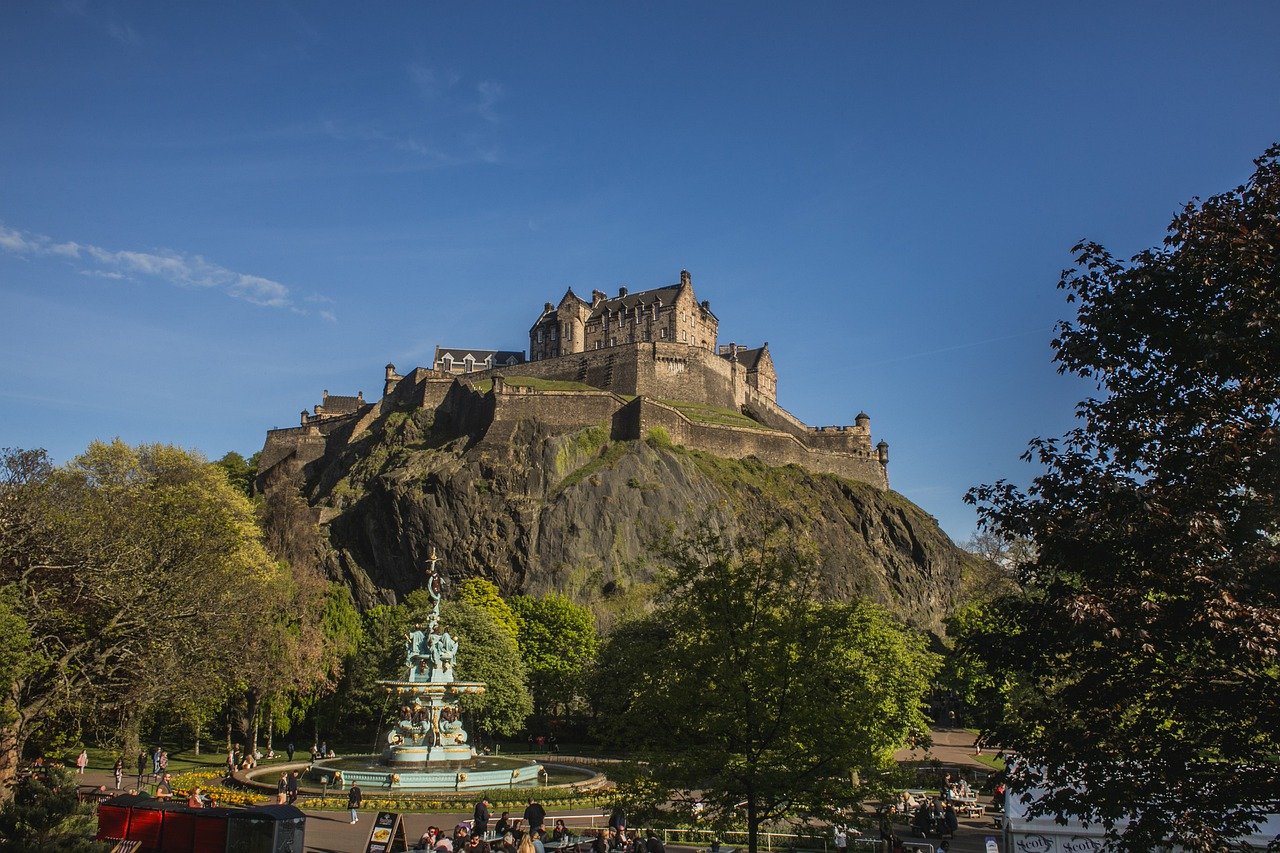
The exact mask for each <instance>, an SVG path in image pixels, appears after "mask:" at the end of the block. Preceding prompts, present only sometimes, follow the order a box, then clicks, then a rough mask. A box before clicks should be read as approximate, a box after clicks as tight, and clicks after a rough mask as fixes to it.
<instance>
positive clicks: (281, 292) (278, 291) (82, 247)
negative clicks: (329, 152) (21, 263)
mask: <svg viewBox="0 0 1280 853" xmlns="http://www.w3.org/2000/svg"><path fill="white" fill-rule="evenodd" d="M0 250H3V251H5V252H8V253H9V254H12V255H18V256H21V257H59V258H65V259H67V260H69V261H71V262H73V263H76V264H78V265H80V266H79V270H78V271H79V272H80V273H81V274H82V275H88V276H96V277H99V278H107V279H115V280H120V279H135V278H151V279H159V280H161V281H166V282H168V283H170V284H173V285H177V286H178V287H194V288H203V289H209V290H220V291H222V292H223V293H225V294H227V295H228V296H230V297H232V298H234V299H241V300H244V301H245V302H249V303H252V304H254V305H262V306H264V307H267V308H290V309H292V310H294V311H299V313H307V312H305V311H300V309H297V308H296V307H294V299H293V296H292V294H291V293H290V290H289V287H288V286H287V285H284V284H281V283H280V282H278V281H274V280H272V279H269V278H264V277H262V276H259V275H251V274H249V273H242V272H236V271H235V270H230V269H227V268H226V267H224V266H221V265H219V264H215V263H213V262H212V261H208V260H206V259H205V258H203V257H201V256H200V255H188V254H184V253H182V252H175V251H173V250H171V249H161V250H158V251H154V252H134V251H128V250H118V251H117V250H111V249H104V248H102V247H100V246H93V245H89V244H83V243H75V242H63V243H59V242H57V241H55V240H53V239H51V238H49V237H46V236H44V235H43V234H32V233H31V232H29V231H19V230H16V229H13V228H6V227H5V226H3V225H0ZM327 299H328V297H323V296H313V297H306V300H307V301H321V300H327ZM324 313H328V314H329V317H327V318H326V319H329V320H332V319H333V315H332V313H331V312H324Z"/></svg>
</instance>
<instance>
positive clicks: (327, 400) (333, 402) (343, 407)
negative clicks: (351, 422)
mask: <svg viewBox="0 0 1280 853" xmlns="http://www.w3.org/2000/svg"><path fill="white" fill-rule="evenodd" d="M320 405H322V406H324V411H325V414H327V415H345V414H348V413H349V412H356V411H359V410H360V407H361V406H363V405H364V392H361V393H360V394H357V395H356V396H354V397H346V396H343V395H341V394H330V393H329V392H328V391H325V392H324V396H323V397H322V398H321V400H320Z"/></svg>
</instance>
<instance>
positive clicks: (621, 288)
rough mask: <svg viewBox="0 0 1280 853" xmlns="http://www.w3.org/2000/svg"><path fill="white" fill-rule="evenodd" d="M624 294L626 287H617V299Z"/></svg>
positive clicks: (625, 293)
mask: <svg viewBox="0 0 1280 853" xmlns="http://www.w3.org/2000/svg"><path fill="white" fill-rule="evenodd" d="M626 295H627V289H626V288H625V287H619V288H618V298H619V299H621V298H622V297H624V296H626Z"/></svg>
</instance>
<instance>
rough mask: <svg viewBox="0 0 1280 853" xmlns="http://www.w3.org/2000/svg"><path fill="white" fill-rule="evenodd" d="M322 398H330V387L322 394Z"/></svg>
mask: <svg viewBox="0 0 1280 853" xmlns="http://www.w3.org/2000/svg"><path fill="white" fill-rule="evenodd" d="M320 399H322V400H328V399H329V389H328V388H326V389H324V393H323V394H321V395H320Z"/></svg>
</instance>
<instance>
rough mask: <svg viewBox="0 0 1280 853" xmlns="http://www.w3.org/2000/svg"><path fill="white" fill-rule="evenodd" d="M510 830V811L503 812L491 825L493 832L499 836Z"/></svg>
mask: <svg viewBox="0 0 1280 853" xmlns="http://www.w3.org/2000/svg"><path fill="white" fill-rule="evenodd" d="M510 831H511V812H503V813H502V817H500V818H498V822H497V823H495V824H494V825H493V833H494V835H497V836H498V837H499V838H501V837H502V836H504V835H506V834H507V833H508V832H510Z"/></svg>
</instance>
